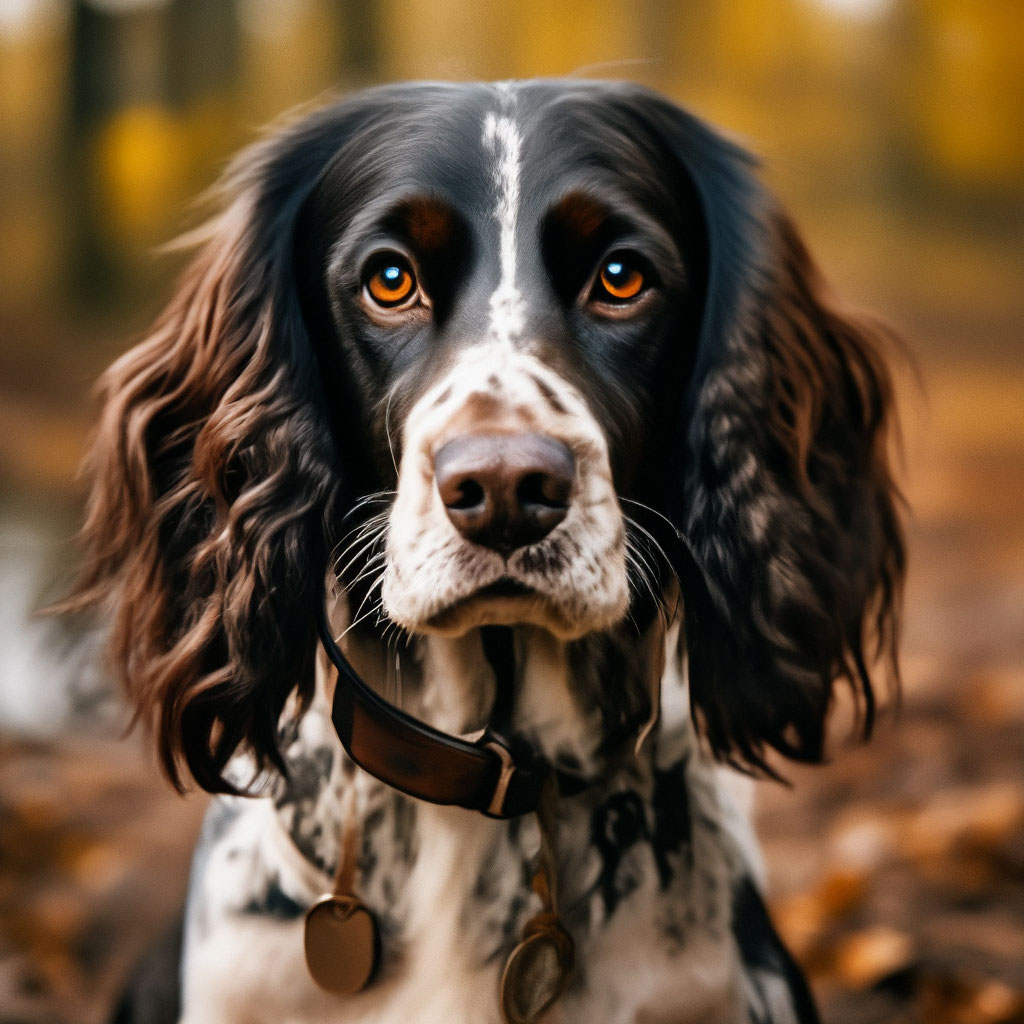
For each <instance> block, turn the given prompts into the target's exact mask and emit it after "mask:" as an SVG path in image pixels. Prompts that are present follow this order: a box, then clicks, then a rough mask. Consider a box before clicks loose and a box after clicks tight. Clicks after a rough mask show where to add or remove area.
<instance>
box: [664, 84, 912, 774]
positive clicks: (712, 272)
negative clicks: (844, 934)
mask: <svg viewBox="0 0 1024 1024" xmlns="http://www.w3.org/2000/svg"><path fill="white" fill-rule="evenodd" d="M653 117H654V120H655V122H656V124H657V126H658V130H659V132H660V134H661V136H662V139H663V141H664V142H665V143H666V145H667V149H668V151H669V152H670V154H671V157H672V159H673V160H674V161H675V162H676V168H677V170H678V171H679V172H680V173H684V174H686V175H687V176H688V178H689V183H688V184H689V185H690V186H692V188H693V189H695V190H696V193H697V195H698V196H699V201H700V205H701V208H702V209H701V213H702V217H703V221H704V225H705V232H706V238H707V246H708V253H707V260H708V283H707V294H706V297H705V304H704V312H703V322H702V325H701V332H700V339H699V343H698V351H697V353H696V356H695V359H694V361H693V369H692V371H691V376H690V379H689V381H688V382H687V385H686V394H685V397H684V400H683V402H682V405H683V409H682V414H681V419H680V426H679V438H678V465H677V466H676V467H675V471H674V473H673V474H672V477H673V481H674V483H675V486H676V488H677V489H676V491H675V493H674V494H673V495H672V497H671V498H670V499H669V504H670V507H671V508H672V512H673V518H674V520H675V523H676V525H677V527H678V528H679V529H680V530H681V531H682V532H683V533H684V534H685V537H686V538H687V540H688V541H689V544H690V547H691V550H692V552H693V554H694V556H695V558H696V560H697V562H698V564H699V566H700V568H701V569H702V571H703V575H704V578H705V580H706V583H707V589H708V593H707V595H706V597H707V600H705V601H703V602H702V601H701V600H700V599H699V598H695V599H694V600H692V601H691V602H689V603H688V606H687V645H688V656H689V671H690V687H691V701H692V705H693V709H694V712H695V715H696V717H697V720H698V722H699V724H701V725H702V726H703V729H704V731H705V733H706V736H707V738H708V739H709V741H710V743H711V746H712V747H713V749H714V750H715V751H716V753H718V754H719V755H720V756H723V757H725V758H726V759H729V760H731V761H733V762H734V763H737V764H739V765H741V766H744V767H747V768H754V769H757V770H767V769H768V765H767V763H766V761H765V751H766V748H768V747H771V748H774V749H776V750H778V751H780V752H782V753H783V754H785V755H786V756H788V757H791V758H795V759H800V760H819V759H820V758H821V756H822V750H823V742H824V732H825V720H826V716H827V713H828V710H829V707H830V705H831V698H832V695H833V690H834V686H835V684H836V682H837V681H839V680H845V681H847V682H848V683H849V684H850V685H851V686H852V687H853V690H854V693H855V694H856V695H857V696H858V697H859V701H860V704H861V707H862V712H863V715H862V721H863V725H864V729H865V732H867V731H869V730H870V727H871V721H872V715H873V710H874V693H873V688H872V686H873V684H872V676H873V674H874V673H875V671H876V670H881V671H882V672H884V673H885V674H886V675H888V676H889V677H890V678H892V679H893V680H894V681H895V680H896V679H897V678H898V674H897V671H896V644H897V639H898V614H899V599H900V590H901V582H902V577H903V571H904V547H903V539H902V532H901V527H900V523H899V518H898V513H897V506H898V504H899V496H898V494H897V492H896V488H895V486H894V483H893V479H892V475H891V472H890V466H889V451H888V441H889V438H888V434H889V427H890V425H891V420H892V415H893V410H892V390H891V384H890V380H889V377H888V374H887V371H886V368H885V365H884V363H883V361H882V358H881V355H880V346H881V343H882V342H883V341H884V340H885V338H886V332H885V331H884V330H883V329H882V328H880V327H879V326H877V325H871V324H869V323H868V322H867V321H866V320H862V319H858V318H856V317H854V316H852V315H850V314H848V313H846V312H843V311H841V310H840V309H839V308H838V307H837V306H836V305H835V304H834V302H833V301H832V300H831V298H830V297H829V295H828V293H827V290H826V287H825V285H824V283H823V281H822V280H821V278H820V276H819V274H818V272H817V270H816V269H815V267H814V265H813V263H812V261H811V259H810V257H809V255H808V253H807V250H806V249H805V247H804V245H803V243H802V241H801V240H800V238H799V236H798V235H797V233H796V231H795V229H794V228H793V226H792V224H791V223H790V221H789V220H788V219H787V217H786V216H785V215H784V214H783V213H782V212H781V211H780V210H779V209H778V207H777V205H776V204H775V202H774V201H773V200H772V198H771V197H770V196H769V195H767V194H766V193H765V192H764V190H763V189H762V188H761V187H760V186H759V185H758V183H757V181H756V178H755V176H754V173H753V171H754V168H753V165H752V164H753V162H752V160H751V159H750V157H749V156H748V155H747V154H746V153H745V152H743V151H742V150H741V149H739V148H738V147H736V146H734V145H732V144H731V143H729V142H726V141H725V140H723V139H722V138H721V137H719V136H718V135H717V134H715V133H714V132H712V131H711V130H710V129H708V128H707V127H706V126H704V125H703V124H702V123H701V122H699V121H698V120H696V119H694V118H692V117H690V116H689V115H687V114H685V113H684V112H682V111H680V110H678V109H677V108H675V107H672V106H671V105H669V104H667V103H665V102H664V101H655V113H654V115H653ZM702 604H703V607H702Z"/></svg>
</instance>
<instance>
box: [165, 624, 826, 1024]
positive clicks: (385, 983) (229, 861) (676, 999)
mask: <svg viewBox="0 0 1024 1024" xmlns="http://www.w3.org/2000/svg"><path fill="white" fill-rule="evenodd" d="M426 643H429V641H426ZM666 644H667V646H668V648H669V650H670V654H672V653H675V655H676V660H675V662H674V664H673V663H672V662H670V663H669V667H668V669H667V670H666V672H665V676H664V678H663V680H662V699H663V704H664V707H663V715H662V720H661V721H660V722H659V724H658V726H657V727H656V729H655V731H654V733H653V734H652V735H651V737H650V738H649V739H648V740H647V742H646V743H645V744H644V746H643V748H642V750H641V751H640V753H639V754H638V755H636V756H634V755H633V754H632V752H631V751H630V752H629V753H627V754H625V755H623V756H622V757H621V763H620V764H618V765H617V766H616V767H614V768H613V769H612V770H610V771H608V772H607V773H606V774H602V775H601V776H600V777H597V778H595V779H593V780H592V781H591V782H590V783H589V784H588V785H586V786H585V787H584V788H583V789H582V790H581V791H580V792H577V793H575V794H573V795H567V796H560V797H559V798H558V800H557V805H556V811H555V818H556V821H557V826H556V830H555V835H554V845H555V849H556V851H557V861H558V882H559V887H560V890H561V899H560V903H561V907H560V909H561V915H562V920H563V922H564V924H565V926H566V927H567V928H568V930H569V931H570V933H571V934H572V936H573V939H574V941H575V943H576V947H577V968H576V969H575V970H574V972H573V975H572V978H571V982H570V985H569V987H568V989H567V991H566V993H565V994H564V995H563V997H562V999H561V1000H560V1001H559V1003H558V1004H557V1005H556V1008H555V1009H554V1010H552V1011H551V1014H550V1016H549V1017H548V1018H545V1019H546V1020H548V1019H550V1020H551V1021H552V1022H556V1021H564V1022H566V1024H569V1022H573V1021H588V1022H598V1021H600V1022H601V1024H605V1022H607V1024H619V1022H621V1024H632V1022H638V1024H639V1022H641V1021H651V1022H657V1021H661V1020H665V1021H672V1022H675V1021H679V1022H682V1021H688V1020H694V1021H697V1020H701V1021H704V1020H721V1021H730V1022H731V1021H737V1022H739V1021H744V1022H745V1021H765V1022H767V1021H774V1022H782V1021H805V1020H811V1019H813V1017H810V1016H807V1015H806V1014H807V1013H809V1012H810V1011H809V1009H808V1008H807V1004H806V998H807V997H806V991H805V988H804V987H803V983H802V981H801V980H800V979H799V976H798V975H797V974H796V973H795V969H794V968H793V965H792V963H791V961H790V960H789V958H788V956H787V955H786V954H785V952H784V950H783V949H782V947H781V945H780V944H779V943H778V940H777V938H776V937H775V935H774V932H773V931H772V929H771V926H770V924H769V922H768V919H767V916H766V915H765V914H764V911H763V905H762V903H761V898H760V896H759V895H758V878H759V874H760V869H759V866H758V863H757V860H756V857H757V855H756V849H755V846H754V844H753V840H752V836H751V835H750V831H749V822H748V820H747V818H746V810H747V808H746V807H745V806H744V803H745V800H746V794H745V793H744V791H743V786H742V784H741V783H740V782H739V780H738V777H735V776H733V775H732V773H730V772H728V771H727V770H725V769H722V768H720V767H718V766H715V765H714V764H713V763H712V762H711V761H709V759H708V758H707V756H706V754H705V753H703V752H702V751H701V750H700V748H699V745H698V744H697V742H696V738H695V735H694V733H693V730H692V726H691V724H690V721H689V715H688V712H687V711H686V710H685V708H686V695H685V685H686V684H685V679H684V677H683V673H682V666H681V665H680V663H679V661H678V634H677V632H676V631H672V633H671V634H670V637H669V638H668V640H667V641H666ZM408 657H409V655H408V654H407V658H408ZM621 666H622V662H620V663H619V665H618V667H619V668H620V670H621ZM408 674H409V675H411V673H408ZM623 682H627V681H625V680H623ZM637 682H639V681H637ZM436 684H437V681H434V683H432V682H431V680H429V679H425V680H423V687H424V690H429V689H430V687H431V685H436ZM412 697H413V699H414V700H415V690H413V694H412ZM422 697H423V694H421V698H422ZM424 704H427V705H429V700H423V701H421V703H420V706H421V707H422V706H423V705H424ZM681 709H682V712H683V713H682V714H680V710H681ZM283 749H284V751H285V756H286V762H287V765H288V777H287V780H282V779H278V780H276V781H275V782H274V783H273V785H272V793H271V795H268V796H267V797H265V798H263V799H259V800H256V801H253V800H252V799H244V798H220V799H219V800H218V801H216V802H215V803H214V805H213V806H212V807H211V810H210V812H209V815H208V819H207V822H206V825H205V828H204V834H203V838H202V840H201V843H200V846H199V848H198V850H197V853H196V862H195V871H194V878H193V885H192V891H191V897H190V908H191V909H190V913H189V918H188V922H189V927H188V932H187V935H186V945H185V948H186V961H185V980H186V985H185V1001H186V1007H187V1012H186V1015H185V1018H184V1020H185V1021H186V1022H188V1024H190V1022H192V1021H196V1022H199V1021H206V1020H211V1021H212V1020H233V1019H234V1018H232V1017H229V1016H228V1013H229V1012H230V1011H229V1009H227V1007H230V1006H232V1005H234V1003H235V1002H236V1001H237V1003H238V1005H239V1006H242V1005H244V1006H245V1007H246V1009H245V1011H244V1014H245V1015H243V1016H239V1017H238V1018H237V1019H238V1020H240V1021H241V1020H245V1021H252V1022H253V1024H257V1022H262V1021H263V1020H266V1021H271V1020H275V1021H277V1020H281V1019H284V1020H294V1021H296V1022H298V1021H300V1020H303V1021H304V1020H324V1021H337V1022H339V1024H343V1022H345V1024H347V1022H364V1021H365V1022H366V1024H388V1022H391V1021H395V1022H397V1021H400V1020H417V1021H425V1022H426V1021H435V1020H436V1021H441V1020H444V1021H458V1022H462V1021H465V1022H467V1024H468V1022H470V1021H473V1022H476V1024H486V1022H494V1024H497V1022H498V1021H499V1020H500V1018H499V1015H498V1002H497V988H498V979H499V976H500V972H501V969H502V967H503V966H504V962H505V959H506V957H507V956H508V954H509V953H510V951H511V950H512V949H513V948H514V946H515V945H516V943H517V942H518V941H519V936H520V933H521V931H522V928H523V925H524V924H525V923H526V921H527V920H528V919H529V918H530V917H531V916H532V915H533V914H535V913H536V912H537V911H538V910H539V909H540V902H539V899H538V897H537V896H536V895H535V894H534V892H533V891H532V889H531V880H532V878H533V875H534V873H535V870H536V865H537V857H538V851H539V833H538V828H537V825H536V822H535V820H534V817H533V816H532V815H528V816H525V817H523V818H517V819H512V820H509V821H495V820H491V819H488V818H485V817H484V816H482V815H479V814H476V813H474V812H470V811H465V810H462V809H458V808H440V807H435V806H432V805H429V804H424V803H420V802H418V801H416V800H414V799H412V798H409V797H406V796H404V795H402V794H400V793H398V792H395V791H393V790H390V789H389V788H388V787H387V786H385V785H384V784H383V783H381V782H379V781H377V780H376V779H373V778H371V777H369V776H368V775H366V774H365V773H363V772H362V771H361V770H359V769H358V768H357V767H356V766H355V765H354V764H353V762H352V761H351V760H350V759H349V758H348V756H347V755H346V754H345V752H344V750H343V749H342V747H341V745H340V743H339V741H338V739H337V737H336V735H335V734H334V730H333V726H332V725H331V722H330V717H329V712H328V703H327V698H326V694H324V693H323V692H320V693H319V694H318V697H317V699H316V700H315V702H314V705H313V707H312V708H311V709H310V710H309V711H308V712H307V714H306V715H305V716H304V717H303V718H302V719H301V720H300V721H298V722H297V723H294V724H292V725H291V726H289V728H288V730H287V735H286V736H285V737H284V743H283ZM560 753H561V754H562V755H563V759H564V755H565V754H566V753H567V751H565V750H563V751H561V752H560ZM353 786H354V787H356V789H357V790H358V793H359V796H358V799H357V806H358V813H359V815H360V819H361V832H362V839H361V850H360V853H359V871H358V880H357V888H358V891H359V893H360V895H361V897H362V898H363V899H364V901H365V902H366V903H367V904H368V905H369V906H371V907H372V908H373V910H374V911H375V913H376V915H377V917H378V920H379V922H380V924H381V930H382V947H383V964H382V970H381V973H380V976H379V977H378V979H377V980H376V981H375V982H374V984H373V985H372V986H371V988H370V989H369V990H367V991H366V992H364V993H361V994H359V995H357V996H354V997H348V998H344V999H342V998H339V997H336V996H330V995H328V994H326V993H323V992H320V991H319V990H318V989H316V987H315V985H314V984H313V982H312V981H311V980H310V979H309V977H308V975H306V973H305V966H304V963H303V960H302V948H301V946H302V935H301V931H302V918H303V915H304V913H305V911H306V909H307V908H308V906H309V905H310V904H311V903H312V902H313V901H314V900H315V899H316V898H317V897H318V896H319V895H321V894H322V893H323V892H324V891H328V890H329V887H330V881H331V878H332V875H333V873H334V870H335V867H336V863H337V856H338V848H339V839H340V835H341V830H342V821H341V818H340V813H341V808H342V807H343V806H344V804H345V801H344V798H343V796H344V791H345V790H346V788H348V787H353ZM231 950H233V951H236V952H235V955H234V957H233V958H232V966H231V967H230V968H229V969H228V970H225V969H224V965H223V963H222V962H221V961H222V959H223V957H224V956H225V955H227V954H228V951H231ZM242 950H246V951H247V953H246V954H245V955H244V956H239V952H240V951H242ZM239 960H241V961H243V962H241V963H239V962H238V961H239ZM282 986H283V987H282ZM289 1007H290V1008H291V1009H288V1008H289ZM289 1013H291V1014H292V1016H288V1014H289ZM303 1014H305V1016H304V1015H303ZM410 1014H412V1016H410ZM801 1014H803V1015H801ZM281 1015H283V1016H281Z"/></svg>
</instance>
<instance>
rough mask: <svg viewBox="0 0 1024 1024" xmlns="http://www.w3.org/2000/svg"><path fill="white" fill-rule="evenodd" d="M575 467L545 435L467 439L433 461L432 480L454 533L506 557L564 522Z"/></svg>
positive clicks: (449, 445) (445, 448)
mask: <svg viewBox="0 0 1024 1024" xmlns="http://www.w3.org/2000/svg"><path fill="white" fill-rule="evenodd" d="M574 465H575V464H574V461H573V457H572V452H571V451H569V449H568V448H567V447H566V446H565V445H564V444H562V442H561V441H556V440H555V439H554V438H553V437H546V436H544V435H543V434H500V435H490V434H466V435H464V436H462V437H457V438H455V439H454V440H452V441H449V442H448V443H447V444H445V445H443V446H442V447H441V449H440V450H439V451H438V453H437V455H435V456H434V477H435V479H436V480H437V489H438V492H439V493H440V495H441V500H442V501H443V502H444V507H445V510H446V511H447V512H448V518H449V519H450V520H451V521H452V525H453V526H454V527H455V529H456V530H458V531H459V533H461V534H462V536H463V537H465V538H466V539H467V540H470V541H472V542H473V543H474V544H481V545H483V546H484V547H487V548H492V549H494V550H495V551H500V552H501V553H502V554H505V555H507V554H509V552H511V551H514V550H515V549H516V548H521V547H525V546H526V545H527V544H536V543H537V541H539V540H541V539H542V538H544V537H546V536H547V535H548V534H549V533H550V532H551V531H552V530H553V529H554V528H555V527H556V526H557V525H558V524H559V523H560V522H561V521H562V520H563V519H564V518H565V514H566V512H568V511H569V495H570V493H571V491H572V480H573V470H574Z"/></svg>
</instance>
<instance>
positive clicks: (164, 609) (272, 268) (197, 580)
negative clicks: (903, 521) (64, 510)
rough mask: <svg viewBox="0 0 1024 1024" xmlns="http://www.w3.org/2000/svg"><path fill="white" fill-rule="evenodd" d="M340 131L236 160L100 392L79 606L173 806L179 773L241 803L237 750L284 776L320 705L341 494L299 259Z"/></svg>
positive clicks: (275, 141) (278, 141) (307, 124)
mask: <svg viewBox="0 0 1024 1024" xmlns="http://www.w3.org/2000/svg"><path fill="white" fill-rule="evenodd" d="M344 120H345V118H344V108H343V107H340V106H336V107H334V108H328V109H327V110H325V111H322V112H320V113H319V114H317V115H314V116H312V117H310V118H307V119H305V120H304V121H302V122H300V123H299V124H297V125H295V126H293V127H292V128H290V129H286V130H284V131H282V132H278V133H277V134H275V135H274V136H273V137H271V138H270V139H269V140H268V141H266V142H264V143H261V144H259V145H257V146H255V147H254V148H253V149H251V150H250V151H248V152H247V153H245V154H243V156H242V158H241V159H240V160H239V161H237V162H236V164H235V165H234V167H233V169H232V170H230V171H229V173H228V175H227V178H226V180H225V183H224V185H223V194H224V195H225V196H226V197H227V199H226V205H225V206H224V210H223V213H221V215H219V216H218V217H216V218H215V219H213V220H212V221H211V222H210V223H209V224H208V225H207V226H206V227H205V228H204V229H202V230H201V231H200V232H198V233H197V234H196V235H195V236H194V237H193V239H192V241H193V242H194V243H195V244H197V245H198V246H200V251H199V252H198V255H197V256H196V258H195V260H194V262H193V263H192V265H191V266H190V267H189V269H188V270H187V272H186V273H185V275H184V277H183V279H182V281H181V283H180V287H179V289H178V291H177V293H176V295H175V296H174V298H173V300H172V302H171V303H170V305H169V307H168V308H167V310H166V311H165V312H164V314H163V315H162V316H161V318H160V319H159V321H158V322H157V324H156V325H155V327H154V329H153V331H152V333H151V334H150V336H149V337H148V338H147V339H146V340H145V341H143V342H142V343H141V344H140V345H138V346H137V347H136V348H134V349H132V350H131V351H129V352H128V353H127V354H126V355H124V356H123V357H122V358H121V359H119V360H118V361H117V362H116V363H114V365H113V366H111V367H110V369H109V370H108V371H107V373H106V375H105V376H104V378H103V380H102V396H103V402H104V406H103V412H102V416H101V420H100V423H99V426H98V429H97V432H96V435H95V438H94V441H93V446H92V449H91V455H90V457H89V459H88V464H87V467H86V468H87V472H88V474H89V478H90V480H91V486H92V491H91V497H90V500H89V505H88V515H87V520H86V525H85V528H84V536H85V541H86V545H87V552H88V561H87V565H86V571H85V573H84V575H83V579H82V581H81V584H80V586H79V588H78V590H77V592H76V594H75V595H74V596H73V598H72V600H71V601H70V602H69V603H68V604H69V606H71V607H77V608H83V607H90V606H96V607H99V608H100V609H101V610H103V611H104V612H106V613H108V614H109V616H110V622H111V633H110V654H111V658H112V661H113V664H114V667H115V670H116V673H117V675H118V676H119V677H120V678H121V680H122V681H123V683H124V685H125V687H126V689H127V692H128V695H129V697H130V698H131V700H132V702H133V703H134V706H135V708H136V713H137V716H138V717H139V718H141V719H143V720H144V721H146V722H148V723H151V724H152V725H153V727H154V730H155V733H156V737H157V740H158V744H159V750H160V754H161V759H162V763H163V765H164V768H165V769H166V772H167V774H168V776H169V777H170V779H171V780H172V782H173V783H174V784H175V785H176V786H177V787H178V788H179V789H180V788H182V771H181V769H182V763H183V762H184V766H186V767H187V768H188V770H189V772H190V773H191V775H192V776H193V778H194V779H195V780H196V781H197V782H198V783H199V785H201V786H202V787H203V788H204V789H208V790H211V791H231V790H232V789H233V787H232V785H231V783H230V782H228V781H227V780H226V779H225V778H224V769H225V766H226V764H227V762H228V759H229V758H230V757H231V755H232V754H233V753H234V752H235V750H236V749H237V748H238V747H239V746H240V745H246V746H247V747H248V749H249V750H251V752H252V753H253V755H254V757H255V761H256V764H257V766H258V767H259V768H262V767H264V766H265V765H266V764H267V763H268V762H269V763H273V764H275V765H277V766H278V767H280V766H281V759H280V755H279V753H278V750H277V745H276V734H277V727H278V719H279V717H280V714H281V711H282V708H283V706H284V704H285V701H286V699H287V698H288V696H289V694H290V693H291V692H292V691H293V690H294V689H295V688H296V687H298V692H299V695H300V698H301V699H302V700H304V701H305V700H308V698H309V695H310V692H311V688H312V680H313V659H314V652H315V622H316V615H317V602H318V601H319V599H320V596H321V593H322V587H323V580H324V575H325V570H326V565H327V557H328V544H329V527H330V522H331V520H332V507H333V503H334V500H335V497H336V492H337V489H338V486H339V478H338V471H337V458H336V453H335V452H334V450H333V448H332V442H331V440H330V427H329V423H328V420H327V417H326V415H325V413H324V408H323V406H324V401H323V398H322V384H321V382H320V380H319V376H318V368H317V364H316V359H315V355H314V353H313V350H312V348H311V345H310V342H309V339H308V338H307V337H306V331H305V327H304V324H303V320H302V314H301V310H300V308H299V300H298V297H297V295H296V284H295V280H294V276H295V275H294V270H293V246H294V242H295V240H294V234H295V225H296V221H297V218H298V215H299V212H300V210H301V208H302V204H303V202H304V201H305V199H306V197H307V195H308V194H309V192H310V190H311V188H312V187H313V185H314V182H315V181H316V178H317V175H318V174H319V172H320V170H321V168H322V167H323V166H324V164H325V163H326V162H327V161H328V159H329V158H330V157H331V155H332V154H333V153H334V152H335V151H336V150H337V148H338V146H339V145H340V142H341V138H342V133H343V129H344Z"/></svg>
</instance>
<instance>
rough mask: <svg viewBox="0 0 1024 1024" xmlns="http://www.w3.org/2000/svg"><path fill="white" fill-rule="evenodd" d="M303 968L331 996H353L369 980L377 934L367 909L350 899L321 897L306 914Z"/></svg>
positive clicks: (377, 949) (374, 963)
mask: <svg viewBox="0 0 1024 1024" xmlns="http://www.w3.org/2000/svg"><path fill="white" fill-rule="evenodd" d="M305 949H306V966H307V967H308V968H309V973H310V975H311V976H312V978H313V980H314V981H315V982H316V983H317V984H318V985H319V986H320V987H321V988H322V989H326V990H327V991H328V992H333V993H334V994H335V995H355V993H357V992H361V991H362V990H363V989H364V988H366V986H367V985H368V984H369V983H370V982H371V981H372V980H373V975H374V973H375V972H376V970H377V961H378V959H379V956H380V935H379V933H378V931H377V922H376V921H375V920H374V917H373V914H372V913H371V912H370V910H369V909H368V908H367V907H366V906H365V905H364V904H363V903H361V902H360V901H359V900H357V899H356V898H355V897H353V896H325V897H324V898H323V899H321V900H320V901H319V902H317V903H314V904H313V906H312V907H310V908H309V910H308V911H307V912H306V934H305Z"/></svg>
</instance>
